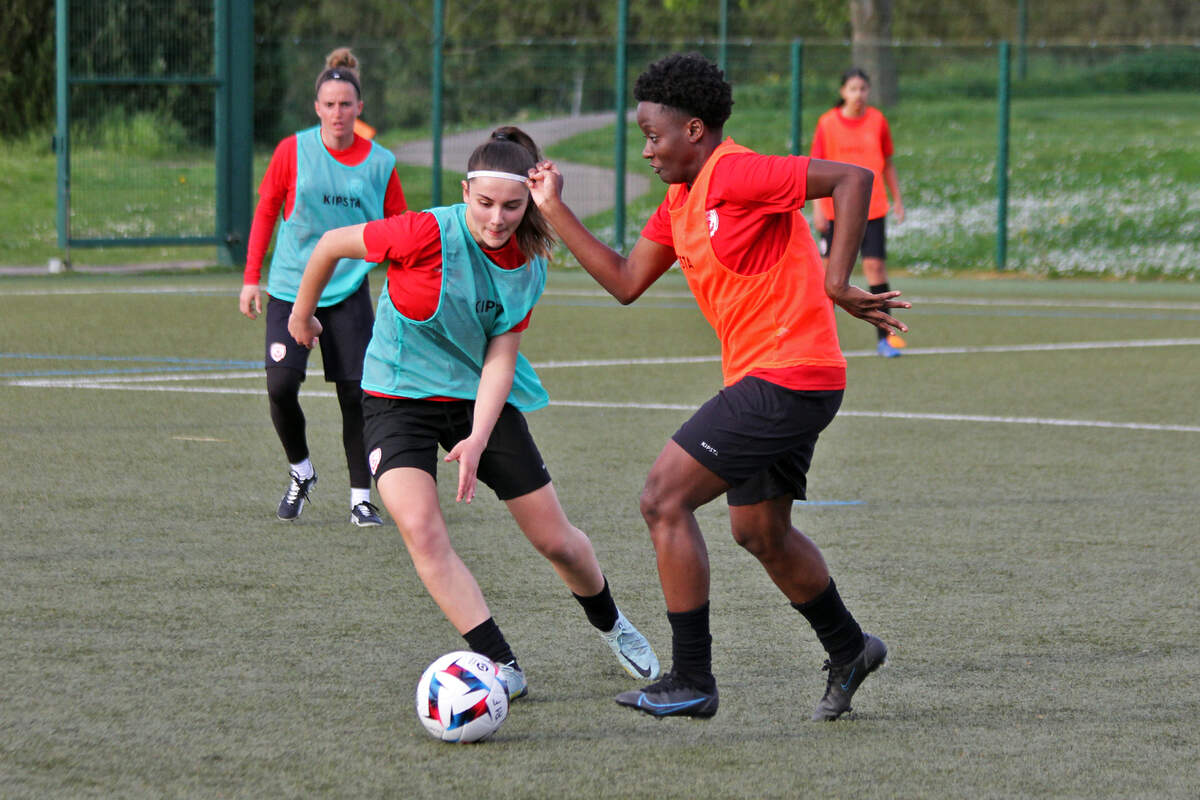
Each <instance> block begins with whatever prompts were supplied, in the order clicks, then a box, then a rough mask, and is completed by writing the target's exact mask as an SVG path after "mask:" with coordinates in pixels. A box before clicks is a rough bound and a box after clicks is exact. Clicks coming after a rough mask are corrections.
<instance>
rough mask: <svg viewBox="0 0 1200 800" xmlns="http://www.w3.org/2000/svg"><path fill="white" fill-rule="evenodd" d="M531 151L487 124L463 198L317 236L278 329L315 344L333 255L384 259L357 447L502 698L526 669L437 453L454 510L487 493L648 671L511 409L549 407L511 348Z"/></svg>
mask: <svg viewBox="0 0 1200 800" xmlns="http://www.w3.org/2000/svg"><path fill="white" fill-rule="evenodd" d="M539 157H540V156H539V153H538V149H537V145H536V144H534V142H533V140H532V139H531V138H529V136H528V135H527V134H525V133H524V132H523V131H521V130H520V129H518V128H511V127H505V128H499V129H497V130H496V131H494V132H493V133H492V135H491V137H490V138H489V139H488V140H487V141H486V142H484V143H483V144H482V145H480V146H479V147H477V148H476V149H475V151H474V152H473V153H472V154H471V156H470V158H469V159H468V161H467V179H466V180H465V181H463V202H462V203H461V204H458V205H454V206H448V207H443V208H434V209H430V210H428V211H422V212H419V213H412V214H404V215H402V216H399V217H390V218H388V219H385V220H379V221H376V222H369V223H366V224H363V225H353V226H350V227H346V228H339V229H337V230H334V231H330V232H329V233H327V234H326V235H325V236H323V237H322V238H321V241H320V242H319V243H318V244H317V247H316V249H315V250H314V251H313V255H312V258H311V259H310V260H309V265H308V269H307V270H306V271H305V273H304V280H303V282H302V283H301V286H300V291H299V292H298V294H297V297H296V302H295V305H294V307H293V311H292V318H291V322H290V323H289V325H288V329H289V330H290V331H291V332H292V334H293V335H294V336H295V338H296V341H298V342H300V343H301V344H304V345H311V344H312V343H313V342H314V341H315V339H316V336H317V335H318V334H320V335H321V336H322V337H323V336H324V335H325V334H324V333H322V323H321V322H320V318H319V316H313V312H314V310H316V299H317V297H318V295H319V294H320V293H321V291H322V289H323V288H324V286H325V284H326V282H327V281H329V280H330V276H331V275H335V274H336V273H334V265H335V263H337V261H338V259H345V258H352V259H366V260H367V261H368V262H369V263H380V262H384V261H386V262H388V270H387V280H386V283H385V284H384V290H383V292H382V294H381V295H380V299H379V314H378V317H377V318H376V320H375V331H374V335H373V336H372V338H371V343H370V346H369V347H368V349H367V357H366V365H365V367H364V370H363V371H364V375H363V382H362V387H363V390H364V392H365V393H366V396H365V398H364V401H363V402H364V408H365V411H366V441H367V447H368V448H369V450H370V456H369V461H370V464H371V472H372V473H373V474H374V475H375V481H376V485H377V486H378V488H379V495H380V497H381V498H383V502H384V505H385V506H386V507H387V509H388V513H389V514H391V516H392V519H394V520H395V521H396V526H397V527H398V528H399V529H400V534H401V536H403V537H404V544H405V546H406V547H407V548H408V552H409V555H410V556H411V557H412V560H413V565H414V567H415V568H416V570H417V574H418V575H419V576H420V577H421V581H422V582H423V583H424V584H425V588H426V589H427V590H428V591H429V594H430V596H431V597H433V599H434V601H435V602H436V603H437V604H438V606H439V607H440V608H441V609H442V612H443V613H444V614H445V615H446V618H447V619H448V620H449V621H450V623H451V624H452V625H453V626H454V627H455V629H457V630H458V632H459V633H460V634H461V635H462V637H463V638H464V639H465V640H466V641H467V645H468V646H469V647H470V648H471V649H472V650H474V651H475V652H477V653H482V654H484V655H486V656H487V657H488V658H490V659H492V660H493V661H495V662H496V663H497V664H499V665H500V674H501V677H502V678H503V679H504V683H505V687H506V688H507V689H508V692H509V695H510V696H511V697H512V698H517V697H521V696H523V695H524V694H525V693H526V686H527V684H526V678H525V673H524V671H523V670H522V669H521V667H520V665H519V664H518V663H517V660H516V657H515V656H514V655H513V652H512V648H511V647H510V646H509V644H508V642H507V640H506V639H505V638H504V634H503V633H502V632H501V631H500V628H499V626H498V625H497V624H496V621H495V619H494V618H493V617H492V613H491V611H490V610H489V608H488V605H487V602H486V601H485V600H484V598H483V593H482V591H481V590H480V588H479V583H478V582H477V581H476V580H475V577H474V575H472V574H471V571H470V570H469V569H468V568H467V566H466V564H464V563H463V561H462V559H461V558H459V556H458V554H457V553H456V552H455V551H454V548H453V546H452V544H451V542H450V533H449V531H448V530H447V527H446V520H445V516H444V515H443V513H442V509H441V504H440V502H439V499H438V490H437V455H438V445H439V444H440V445H441V446H442V447H444V448H445V449H446V450H447V451H448V452H447V455H446V457H445V460H446V461H457V462H458V493H457V500H458V501H460V502H461V501H466V502H470V501H471V499H472V498H473V497H474V496H475V487H476V482H477V479H478V480H481V481H483V482H484V483H485V484H487V485H488V486H490V487H491V489H492V490H493V491H494V492H495V493H496V496H497V497H499V498H500V499H501V500H502V501H504V503H505V504H506V505H507V506H508V510H509V512H510V513H511V514H512V516H513V519H514V520H516V523H517V525H518V527H520V529H521V531H522V532H523V533H524V534H525V536H526V538H528V539H529V541H530V542H531V543H532V544H533V546H534V547H535V548H536V549H537V551H538V552H539V553H541V554H542V555H543V556H545V557H546V558H547V559H548V560H549V561H550V563H551V565H552V566H553V567H554V570H555V571H556V572H557V573H558V575H559V577H560V578H561V579H562V581H563V582H564V583H565V584H566V585H567V588H569V589H570V590H571V593H572V594H573V595H574V596H575V599H576V600H577V601H578V602H579V604H580V605H581V606H582V607H583V610H584V613H585V615H586V616H587V619H588V621H589V622H590V623H591V624H592V626H593V627H595V628H596V629H597V630H598V631H599V632H600V634H601V635H602V636H603V638H604V640H605V642H607V644H608V646H609V647H610V648H611V649H612V651H613V653H614V655H616V657H617V660H618V661H619V662H620V663H621V666H622V667H623V668H624V669H625V671H626V672H627V673H629V675H631V676H633V677H634V678H640V679H650V678H653V677H657V676H658V672H659V665H658V658H657V656H655V654H654V651H653V650H652V649H651V647H650V644H649V642H647V641H646V639H645V637H644V636H642V634H641V633H639V632H638V630H637V629H636V628H635V627H634V626H633V625H632V624H630V622H629V621H628V620H627V619H625V617H624V615H623V614H622V613H621V612H620V611H619V610H618V609H617V606H616V603H615V602H614V601H613V598H612V593H611V592H610V591H609V586H608V581H607V580H606V579H605V577H604V573H603V572H601V570H600V564H599V562H598V561H597V560H596V553H595V551H594V550H593V549H592V543H591V540H589V539H588V537H587V534H585V533H584V532H583V531H581V530H579V529H578V528H576V527H575V526H574V525H572V524H571V523H570V521H569V520H568V519H567V517H566V514H565V513H564V512H563V509H562V506H561V505H560V504H559V502H558V494H557V493H556V492H555V489H554V484H553V483H552V482H551V480H550V473H549V472H548V471H547V469H546V465H545V463H544V461H543V460H542V457H541V455H540V453H539V452H538V449H537V445H536V444H535V443H534V441H533V437H532V436H531V435H530V433H529V428H528V426H527V425H526V422H525V417H524V415H523V414H522V412H523V411H530V410H533V409H537V408H541V407H543V406H545V405H546V404H547V402H549V397H548V395H547V394H546V390H545V389H544V388H543V387H542V383H541V380H540V379H539V378H538V376H537V373H536V372H534V370H533V367H532V366H531V365H530V364H529V362H528V361H527V360H526V359H525V357H524V356H523V355H521V353H520V349H519V348H520V344H521V335H522V333H523V331H524V330H525V329H526V328H527V327H528V325H529V319H530V315H531V313H532V310H533V306H534V303H536V302H537V300H538V298H539V297H540V296H541V294H542V290H543V289H544V288H545V285H546V257H547V255H549V252H550V247H551V243H552V238H551V235H550V232H549V229H548V228H547V227H546V223H545V221H544V220H543V219H542V217H541V214H539V213H538V210H537V208H536V207H535V206H534V204H533V203H532V202H530V199H529V189H528V188H527V186H526V182H527V178H526V176H527V175H528V174H529V172H530V171H531V170H532V168H533V166H534V164H536V163H537V161H538V158H539Z"/></svg>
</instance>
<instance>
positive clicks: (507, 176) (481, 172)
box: [467, 169, 529, 183]
mask: <svg viewBox="0 0 1200 800" xmlns="http://www.w3.org/2000/svg"><path fill="white" fill-rule="evenodd" d="M471 178H504V180H506V181H516V182H517V183H526V182H527V181H528V180H529V177H528V176H526V175H518V174H516V173H515V172H496V171H495V170H491V169H477V170H474V171H472V172H468V173H467V180H471Z"/></svg>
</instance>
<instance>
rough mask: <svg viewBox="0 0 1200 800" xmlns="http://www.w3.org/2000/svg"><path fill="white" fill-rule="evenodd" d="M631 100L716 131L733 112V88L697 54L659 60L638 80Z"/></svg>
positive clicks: (713, 67) (673, 56)
mask: <svg viewBox="0 0 1200 800" xmlns="http://www.w3.org/2000/svg"><path fill="white" fill-rule="evenodd" d="M633 98H634V99H635V100H637V101H638V102H639V103H640V102H642V101H646V102H649V103H658V104H660V105H664V106H670V107H671V108H677V109H679V110H680V111H683V112H685V113H687V114H690V115H692V116H693V117H699V118H700V119H701V120H702V121H703V122H704V124H705V125H707V126H708V127H710V128H713V129H716V130H719V129H721V128H722V127H724V125H725V121H726V120H727V119H729V115H730V114H731V113H732V112H733V87H731V86H730V85H729V82H728V81H726V80H725V73H723V72H722V71H721V70H720V68H719V67H717V65H716V64H714V63H712V62H711V61H709V60H708V59H707V58H705V57H704V56H702V55H700V54H699V53H674V54H672V55H669V56H667V57H665V58H660V59H659V60H658V61H655V62H654V63H653V64H651V65H650V66H648V67H646V71H645V72H643V73H642V74H641V75H639V76H638V79H637V82H636V83H634V85H633Z"/></svg>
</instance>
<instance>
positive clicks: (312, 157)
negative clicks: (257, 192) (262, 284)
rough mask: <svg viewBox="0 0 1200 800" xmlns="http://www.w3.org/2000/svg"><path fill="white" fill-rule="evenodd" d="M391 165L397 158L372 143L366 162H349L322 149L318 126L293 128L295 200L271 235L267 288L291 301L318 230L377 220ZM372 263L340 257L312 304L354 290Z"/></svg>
mask: <svg viewBox="0 0 1200 800" xmlns="http://www.w3.org/2000/svg"><path fill="white" fill-rule="evenodd" d="M395 167H396V157H395V156H394V155H392V154H391V153H390V152H388V151H387V150H385V149H384V148H382V147H380V146H379V145H377V144H375V143H374V142H372V143H371V152H370V154H369V155H368V156H367V158H366V160H365V161H363V162H362V163H361V164H356V165H355V166H353V167H348V166H346V165H345V164H343V163H341V162H339V161H338V160H337V159H336V158H334V157H333V156H331V155H330V154H329V151H328V150H326V149H325V145H324V144H322V143H321V129H320V127H315V128H309V129H308V130H304V131H300V132H299V133H297V134H296V201H295V203H294V204H293V206H292V215H291V216H290V217H288V218H287V219H286V220H284V221H283V224H282V225H280V227H279V235H278V236H276V237H275V254H274V255H273V256H271V272H270V275H269V277H268V280H267V293H268V294H270V295H271V296H272V297H278V298H279V299H280V300H287V301H288V302H289V303H290V302H294V301H295V299H296V292H297V291H298V290H299V288H300V278H301V276H302V275H303V274H304V267H305V265H306V264H307V263H308V257H309V256H311V255H312V251H313V248H314V247H316V246H317V240H318V239H320V238H321V234H323V233H325V231H329V230H333V229H334V228H341V227H343V226H345V225H356V224H358V223H360V222H370V221H371V220H376V219H382V218H383V199H384V195H386V194H387V185H388V180H389V179H390V178H391V175H392V171H393V170H394V169H395ZM373 266H375V265H374V264H372V263H370V262H368V261H363V260H361V259H350V258H343V259H342V260H341V261H339V262H338V264H337V268H336V269H335V270H334V273H333V277H332V278H331V279H330V281H329V285H328V286H326V287H325V291H323V292H322V293H321V298H320V300H318V301H317V305H318V306H320V307H322V308H324V307H326V306H332V305H336V304H338V303H340V302H341V301H343V300H345V299H346V298H347V297H349V296H350V295H352V294H354V292H355V291H356V290H357V289H358V287H359V286H360V285H361V284H362V281H363V276H365V275H366V274H367V272H368V271H369V270H370V269H371V268H372V267H373Z"/></svg>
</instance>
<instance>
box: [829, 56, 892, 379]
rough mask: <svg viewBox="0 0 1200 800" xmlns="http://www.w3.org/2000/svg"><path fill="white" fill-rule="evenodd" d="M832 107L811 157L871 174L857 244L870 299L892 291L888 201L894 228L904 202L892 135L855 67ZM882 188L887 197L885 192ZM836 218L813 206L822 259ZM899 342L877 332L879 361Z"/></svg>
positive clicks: (845, 77)
mask: <svg viewBox="0 0 1200 800" xmlns="http://www.w3.org/2000/svg"><path fill="white" fill-rule="evenodd" d="M838 94H839V95H840V97H839V99H838V102H837V105H836V106H834V107H833V108H831V109H829V110H828V111H826V112H825V113H824V114H822V115H821V117H820V119H818V120H817V132H816V135H815V136H813V146H812V157H813V158H825V159H829V160H830V161H844V162H846V163H847V164H855V165H857V166H860V167H866V168H867V169H869V170H871V175H872V183H871V204H870V207H869V208H868V210H867V229H866V232H865V233H864V235H863V240H862V248H861V250H862V262H863V277H865V278H866V279H867V286H868V288H869V289H870V290H871V291H872V292H875V293H877V294H878V293H882V292H887V291H891V286H890V285H889V284H888V277H887V230H886V227H885V225H886V222H885V220H886V217H887V213H888V211H889V207H888V195H889V194H890V195H891V198H892V204H891V208H890V210H891V212H892V214H893V216H895V218H896V222H897V223H900V222H903V221H904V201H903V200H901V199H900V180H899V179H898V178H897V177H896V167H895V166H894V165H893V164H892V150H893V147H892V133H891V130H890V129H889V128H888V122H887V118H885V117H884V116H883V113H882V112H880V111H879V109H877V108H873V107H872V106H869V105H867V100H868V99H869V98H870V96H871V81H870V79H869V78H868V77H867V73H865V72H863V71H862V70H861V69H858V68H857V67H855V68H852V69H848V70H846V72H844V73H843V74H842V84H841V88H840V89H839V90H838ZM885 187H886V191H885ZM835 217H836V214H835V212H834V209H833V202H832V201H831V200H830V199H828V198H822V199H820V200H818V201H817V203H816V209H815V211H814V212H813V224H815V225H816V226H817V230H819V231H820V232H821V253H822V254H823V255H827V254H828V250H829V244H830V242H831V241H832V240H833V231H834V229H835V226H834V219H835ZM903 347H904V340H903V339H901V338H900V337H899V336H897V335H895V334H892V335H888V334H886V333H885V332H884V331H882V330H880V331H878V344H877V345H876V348H877V350H878V352H879V355H881V356H883V357H884V358H895V357H896V356H898V355H900V349H901V348H903Z"/></svg>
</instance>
